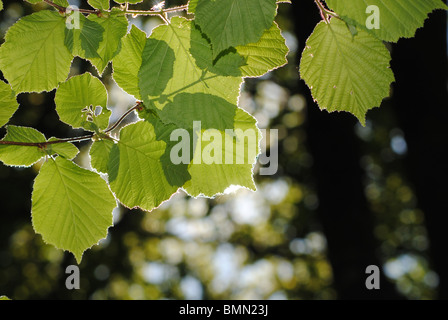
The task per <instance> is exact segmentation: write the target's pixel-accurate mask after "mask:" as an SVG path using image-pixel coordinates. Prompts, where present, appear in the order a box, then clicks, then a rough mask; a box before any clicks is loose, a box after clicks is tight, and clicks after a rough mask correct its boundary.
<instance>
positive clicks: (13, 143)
mask: <svg viewBox="0 0 448 320" xmlns="http://www.w3.org/2000/svg"><path fill="white" fill-rule="evenodd" d="M140 108H142V102H141V101H137V103H136V105H135V106H133V107H132V108H131V109H129V110H128V111H126V112H125V113H124V114H123V115H122V116H121V117H120V118H119V119H118V120H117V121H116V122H115V123H114V124H113V125H112V126H111V127H110V128H108V129H106V130H104V133H108V132H110V131H112V130H114V129H115V128H116V127H118V125H119V124H120V123H121V122H122V121H123V120H124V119H125V118H126V117H127V116H128V115H129V114H131V112H132V111H134V110H137V109H140ZM94 135H95V133H93V132H92V133H89V134H86V135H84V136H80V137H73V138H62V139H57V140H52V141H42V142H20V141H5V140H0V145H10V146H23V147H38V148H42V149H44V148H45V147H46V146H48V145H50V144H56V143H64V142H80V141H85V140H90V139H92V138H93V136H94Z"/></svg>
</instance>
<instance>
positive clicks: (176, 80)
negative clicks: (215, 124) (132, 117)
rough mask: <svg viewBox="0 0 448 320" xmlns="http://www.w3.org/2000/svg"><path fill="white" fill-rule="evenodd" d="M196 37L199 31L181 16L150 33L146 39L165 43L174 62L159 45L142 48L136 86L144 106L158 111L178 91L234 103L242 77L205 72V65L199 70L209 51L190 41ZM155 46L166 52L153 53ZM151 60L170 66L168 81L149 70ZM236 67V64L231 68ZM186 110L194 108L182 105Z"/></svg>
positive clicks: (155, 51)
mask: <svg viewBox="0 0 448 320" xmlns="http://www.w3.org/2000/svg"><path fill="white" fill-rule="evenodd" d="M195 34H196V35H195ZM197 37H199V38H200V37H201V35H200V31H199V30H198V29H196V28H194V27H192V22H191V21H189V20H187V19H185V18H181V17H173V18H172V19H171V23H170V25H162V26H159V27H157V28H155V29H154V30H153V32H152V34H151V36H150V39H154V40H159V41H163V42H165V43H166V45H168V47H169V48H170V49H171V50H172V51H173V52H174V61H173V56H172V55H171V54H168V52H169V51H170V49H168V48H167V47H166V45H165V44H162V42H153V43H152V44H150V45H148V46H146V47H145V49H146V52H145V54H144V56H143V60H142V66H141V68H140V71H139V79H140V81H139V87H140V93H141V96H142V99H143V101H144V104H145V106H146V107H151V108H153V107H155V108H156V109H158V110H162V109H163V108H164V106H165V105H166V104H167V103H169V102H170V99H173V98H174V96H175V95H176V94H178V93H180V92H182V93H205V94H210V95H214V96H217V97H220V98H223V99H224V100H226V101H227V102H229V103H231V104H233V105H236V104H237V100H238V96H239V92H240V84H241V83H242V77H241V76H226V75H222V74H220V73H219V71H218V70H217V69H216V68H215V69H214V70H213V71H211V70H209V69H207V68H206V66H207V65H204V66H202V68H201V67H200V66H199V65H198V64H197V60H206V59H207V58H208V57H210V50H211V48H210V46H204V42H198V41H193V40H194V39H196V38H197ZM154 40H153V41H154ZM156 44H159V45H160V46H161V47H164V48H166V51H163V50H158V51H157V50H156V49H157V45H156ZM193 53H194V57H193ZM198 57H201V59H199V58H198ZM202 57H204V58H202ZM154 59H155V60H156V61H159V64H160V66H162V65H163V66H164V67H165V69H166V70H171V64H172V70H173V71H172V73H171V72H170V75H171V74H172V77H171V78H170V79H169V80H168V81H167V78H166V76H165V77H164V76H157V71H156V70H150V67H149V66H154ZM238 67H239V65H237V66H236V67H232V68H231V69H234V68H238ZM159 69H160V68H159ZM162 84H163V85H162ZM162 87H164V89H163V92H161V90H162ZM190 107H194V106H189V105H185V109H189V108H190Z"/></svg>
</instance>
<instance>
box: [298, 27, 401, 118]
mask: <svg viewBox="0 0 448 320" xmlns="http://www.w3.org/2000/svg"><path fill="white" fill-rule="evenodd" d="M390 59H391V57H390V54H389V51H388V50H387V49H386V47H385V46H384V44H383V43H382V42H381V41H380V40H378V39H377V38H375V37H374V36H372V35H370V34H369V33H367V32H366V31H364V30H359V32H358V34H357V35H356V36H355V37H353V35H352V33H351V32H350V30H349V29H348V27H347V25H346V24H345V22H343V21H341V20H339V19H336V18H333V19H331V20H330V23H328V24H327V23H325V22H323V21H322V22H320V23H319V24H318V25H317V26H316V29H315V30H314V32H313V34H312V35H311V36H310V37H309V38H308V40H307V42H306V48H305V50H304V51H303V54H302V59H301V63H300V75H301V77H302V78H303V79H304V80H305V82H306V84H307V85H308V86H309V87H310V89H311V93H312V95H313V97H314V99H315V100H317V102H318V104H319V107H320V108H321V109H326V110H327V111H329V112H333V111H348V112H350V113H352V114H353V115H355V116H356V117H357V118H358V119H359V121H360V122H361V123H362V124H363V125H364V124H365V114H366V112H367V111H368V110H369V109H372V108H374V107H378V106H379V105H380V104H381V101H382V100H383V98H385V97H387V96H388V95H389V90H390V84H391V82H392V81H394V75H393V73H392V70H391V69H390V67H389V62H390Z"/></svg>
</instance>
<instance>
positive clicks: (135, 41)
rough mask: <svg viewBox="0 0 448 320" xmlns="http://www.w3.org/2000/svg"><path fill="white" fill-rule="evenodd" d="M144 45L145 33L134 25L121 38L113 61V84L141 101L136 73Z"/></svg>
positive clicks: (140, 63) (139, 65)
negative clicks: (118, 50) (119, 48)
mask: <svg viewBox="0 0 448 320" xmlns="http://www.w3.org/2000/svg"><path fill="white" fill-rule="evenodd" d="M145 44H146V33H144V32H143V31H141V30H140V29H139V28H137V27H136V26H135V25H132V27H131V31H130V32H129V33H128V34H127V35H126V36H125V37H124V38H123V40H122V42H121V50H120V52H119V53H118V54H117V56H116V57H115V58H114V59H113V68H114V73H113V77H114V80H115V82H116V83H117V84H118V86H120V88H122V89H123V90H124V91H126V92H127V93H129V94H131V95H133V96H134V97H135V98H137V99H141V96H140V89H139V87H138V82H139V80H138V72H139V70H140V67H141V65H142V53H143V48H144V47H145Z"/></svg>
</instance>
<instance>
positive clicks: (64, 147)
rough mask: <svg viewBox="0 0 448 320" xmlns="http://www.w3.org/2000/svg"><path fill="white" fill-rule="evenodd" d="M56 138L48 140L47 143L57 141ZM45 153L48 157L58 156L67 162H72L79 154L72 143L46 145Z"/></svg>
mask: <svg viewBox="0 0 448 320" xmlns="http://www.w3.org/2000/svg"><path fill="white" fill-rule="evenodd" d="M58 140H59V139H58V138H50V139H48V141H58ZM46 153H47V154H48V155H54V154H58V155H60V156H61V157H64V158H66V159H68V160H72V159H73V158H74V157H76V155H77V154H78V153H79V149H78V148H76V146H75V145H74V144H73V143H70V142H63V143H53V144H47V147H46Z"/></svg>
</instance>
